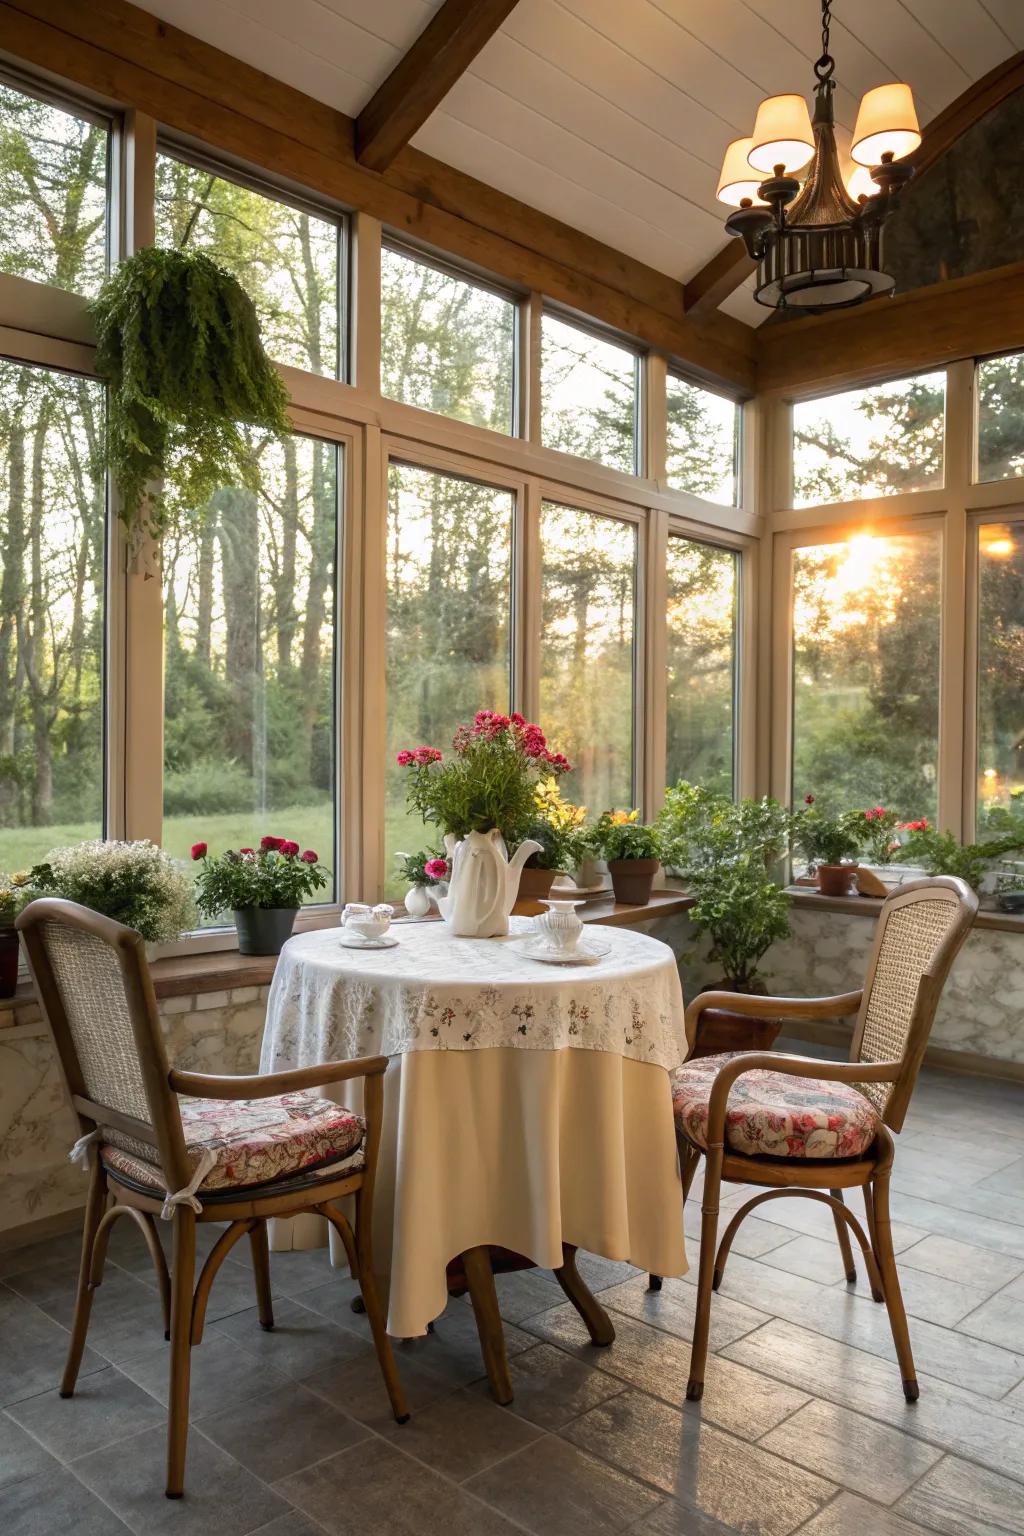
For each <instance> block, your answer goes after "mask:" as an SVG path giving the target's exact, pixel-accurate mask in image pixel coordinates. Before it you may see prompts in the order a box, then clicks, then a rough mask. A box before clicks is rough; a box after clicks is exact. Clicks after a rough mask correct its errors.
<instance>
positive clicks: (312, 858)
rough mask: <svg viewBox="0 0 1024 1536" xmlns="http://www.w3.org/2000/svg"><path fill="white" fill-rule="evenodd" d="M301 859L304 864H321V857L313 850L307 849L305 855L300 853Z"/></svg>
mask: <svg viewBox="0 0 1024 1536" xmlns="http://www.w3.org/2000/svg"><path fill="white" fill-rule="evenodd" d="M299 858H300V859H301V860H302V862H303V864H319V862H320V859H319V857H318V856H317V855H316V854H315V853H314V852H313V850H312V848H307V849H306V850H305V851H304V852H303V853H300V854H299Z"/></svg>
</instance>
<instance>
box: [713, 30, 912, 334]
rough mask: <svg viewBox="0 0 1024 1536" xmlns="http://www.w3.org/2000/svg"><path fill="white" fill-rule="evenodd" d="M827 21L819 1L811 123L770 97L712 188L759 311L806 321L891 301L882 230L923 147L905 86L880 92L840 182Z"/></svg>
mask: <svg viewBox="0 0 1024 1536" xmlns="http://www.w3.org/2000/svg"><path fill="white" fill-rule="evenodd" d="M831 21H832V10H831V3H830V0H822V5H821V58H820V59H819V60H818V61H817V63H816V64H815V66H814V73H815V76H816V78H817V82H818V83H817V86H816V88H815V92H814V120H813V123H812V121H811V117H810V114H809V113H808V110H807V103H806V101H805V100H804V98H803V97H802V96H797V95H787V96H769V97H768V98H767V100H765V101H762V103H761V105H760V107H759V108H758V110H757V118H756V121H755V123H754V132H753V134H752V136H751V137H750V138H748V139H735V140H734V141H733V142H732V143H731V144H730V145H729V148H728V149H727V150H726V152H725V160H724V162H723V165H722V174H721V176H720V177H719V182H718V194H717V195H718V200H719V202H722V203H726V204H728V205H729V206H730V207H732V208H734V209H735V212H734V213H732V214H730V215H729V218H728V219H727V220H726V224H725V227H726V230H727V231H728V233H729V234H730V235H736V236H739V238H740V239H741V240H742V241H743V243H744V245H745V246H746V248H747V254H748V255H749V256H750V257H751V259H752V260H754V261H756V262H757V283H756V288H755V293H754V296H755V298H756V299H757V301H758V303H759V304H765V305H767V306H768V307H769V308H772V309H798V310H799V311H800V312H801V313H804V314H818V313H820V312H822V311H823V310H832V309H844V308H848V307H849V306H850V305H852V304H860V303H862V302H863V300H865V299H870V298H871V297H873V295H874V294H876V293H889V292H891V291H892V289H893V287H894V286H895V282H896V280H895V278H894V277H892V276H891V274H890V273H888V272H886V271H885V270H884V268H883V265H882V262H883V256H882V227H883V225H884V224H885V222H886V220H887V219H888V217H889V215H890V213H891V212H892V210H893V207H894V205H895V202H896V199H897V197H898V195H899V192H900V190H901V189H902V187H903V186H904V185H905V183H906V182H908V181H909V180H910V178H911V176H913V174H914V168H913V166H912V165H909V164H907V162H906V160H905V158H904V157H905V156H906V155H909V154H911V153H912V152H913V151H914V150H915V149H916V148H917V146H918V145H919V144H920V142H921V133H920V130H919V128H918V123H917V113H916V112H915V110H914V98H913V96H912V94H911V91H910V87H909V85H900V84H896V83H893V84H891V85H880V86H877V87H876V88H875V89H874V90H871V91H868V92H866V94H865V95H864V96H863V98H862V99H861V103H860V111H859V112H858V113H857V126H856V128H855V129H854V134H853V144H852V148H851V155H852V157H853V159H854V161H855V162H856V166H855V168H853V170H852V174H851V175H850V177H849V180H848V181H847V182H844V180H843V174H842V169H841V166H840V160H839V152H838V150H837V148H836V137H835V117H834V112H833V94H834V92H835V80H834V79H833V76H834V74H835V67H836V66H835V60H834V59H833V57H832V55H831V54H830V53H829V28H830V25H831ZM808 161H809V162H810V163H809V164H808ZM804 168H806V169H804ZM797 171H802V174H803V179H802V181H801V180H799V179H798V178H797V176H796V175H795V174H794V173H795V172H797ZM755 172H759V173H760V174H761V175H762V176H766V177H767V180H764V181H762V180H760V179H759V177H758V176H757V175H755V174H753V173H755Z"/></svg>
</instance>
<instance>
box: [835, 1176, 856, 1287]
mask: <svg viewBox="0 0 1024 1536" xmlns="http://www.w3.org/2000/svg"><path fill="white" fill-rule="evenodd" d="M829 1194H830V1195H831V1196H832V1199H833V1200H838V1201H839V1204H840V1205H842V1204H843V1192H842V1190H841V1189H830V1190H829ZM832 1219H833V1221H834V1222H835V1224H836V1237H837V1238H838V1239H839V1252H840V1254H841V1255H842V1259H843V1272H844V1274H845V1275H846V1279H847V1281H848V1283H849V1284H850V1285H852V1284H853V1283H854V1281H855V1280H856V1278H857V1266H856V1265H855V1264H854V1262H853V1248H852V1246H851V1244H850V1229H849V1227H848V1226H847V1225H846V1222H845V1221H844V1220H843V1218H842V1217H841V1216H840V1214H839V1212H838V1211H833V1212H832Z"/></svg>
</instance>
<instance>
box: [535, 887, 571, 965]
mask: <svg viewBox="0 0 1024 1536" xmlns="http://www.w3.org/2000/svg"><path fill="white" fill-rule="evenodd" d="M544 905H545V906H546V907H547V911H546V912H541V913H540V915H539V916H538V917H535V918H534V920H533V922H534V927H535V928H536V930H537V932H538V933H539V934H541V935H542V937H543V939H544V942H545V944H547V945H549V946H550V948H551V949H557V950H560V951H561V952H562V954H571V953H572V951H573V950H574V949H575V948H576V945H577V944H578V943H579V941H580V934H581V933H582V932H583V923H582V921H581V919H580V916H579V914H578V912H577V911H576V908H577V907H578V906H579V905H580V903H579V902H578V901H575V900H570V901H546V902H545V903H544Z"/></svg>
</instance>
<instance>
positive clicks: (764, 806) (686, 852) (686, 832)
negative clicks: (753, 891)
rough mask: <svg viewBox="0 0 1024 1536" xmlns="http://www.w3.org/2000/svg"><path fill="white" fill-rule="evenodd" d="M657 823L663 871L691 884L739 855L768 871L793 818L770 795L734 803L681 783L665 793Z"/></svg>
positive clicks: (782, 850) (784, 845) (784, 844)
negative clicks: (709, 868) (699, 875)
mask: <svg viewBox="0 0 1024 1536" xmlns="http://www.w3.org/2000/svg"><path fill="white" fill-rule="evenodd" d="M657 825H658V837H659V839H660V842H661V857H662V859H663V860H664V862H665V865H666V867H667V868H669V869H673V870H675V871H676V872H677V873H678V874H680V875H681V876H682V877H683V878H684V879H685V880H689V881H692V880H693V878H694V876H695V874H696V872H697V871H699V870H701V869H703V868H705V867H706V866H708V865H713V864H717V863H721V862H723V861H731V860H735V859H736V858H739V857H742V858H745V859H751V858H758V859H760V860H761V863H762V864H763V866H764V867H765V868H766V869H767V868H770V867H771V865H772V864H774V863H775V862H776V861H777V860H778V859H780V858H781V857H782V855H783V854H784V853H785V852H786V849H787V848H788V846H789V838H790V832H791V829H792V817H791V815H790V813H789V812H788V811H787V810H786V808H785V806H783V805H780V804H779V802H778V801H777V800H773V799H772V798H771V796H769V795H765V796H764V797H763V799H760V800H749V799H748V800H738V801H736V800H732V799H730V797H729V796H728V795H724V794H721V793H719V792H718V791H716V790H712V789H707V788H705V787H704V786H703V785H701V784H688V783H687V782H686V780H685V779H680V780H679V783H678V784H675V785H674V786H673V787H672V788H671V789H667V790H666V791H665V802H664V804H663V806H662V808H661V812H660V814H659V816H658V824H657Z"/></svg>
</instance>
